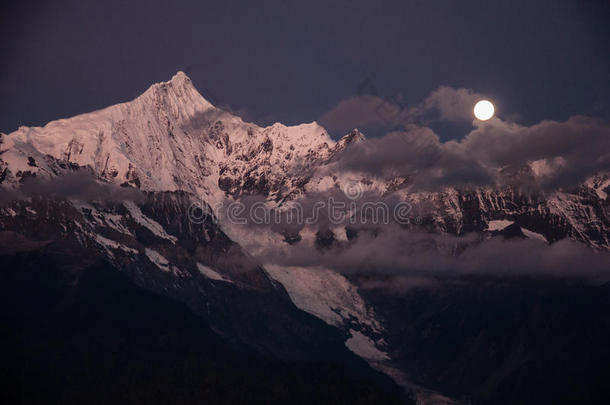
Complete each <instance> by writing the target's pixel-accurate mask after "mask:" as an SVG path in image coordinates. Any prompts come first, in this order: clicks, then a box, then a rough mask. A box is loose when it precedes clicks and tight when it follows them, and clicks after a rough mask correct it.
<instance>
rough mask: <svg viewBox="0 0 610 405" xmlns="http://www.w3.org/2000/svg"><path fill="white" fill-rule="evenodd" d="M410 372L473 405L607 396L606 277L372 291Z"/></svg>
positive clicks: (479, 280)
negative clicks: (589, 280) (592, 280)
mask: <svg viewBox="0 0 610 405" xmlns="http://www.w3.org/2000/svg"><path fill="white" fill-rule="evenodd" d="M366 296H367V298H368V299H369V300H370V301H371V302H373V303H374V305H375V307H376V308H377V309H378V311H379V312H380V315H382V316H383V317H384V318H385V319H386V320H387V321H388V322H387V324H388V329H389V331H388V332H389V335H390V336H389V337H388V341H389V343H390V346H391V347H394V349H395V350H393V352H392V353H391V354H392V356H393V357H394V358H395V359H397V360H398V361H399V363H400V365H401V367H403V368H404V370H405V371H408V372H409V375H410V376H412V378H413V380H414V381H415V382H417V383H419V384H422V385H424V386H426V387H431V388H434V389H436V390H439V391H441V392H443V393H445V394H448V395H450V396H452V397H454V398H461V399H462V400H463V402H464V403H471V404H494V405H499V404H537V405H540V404H607V403H610V402H609V401H610V385H609V384H608V381H610V344H609V342H610V313H609V312H608V308H610V285H609V284H602V285H592V284H591V283H587V282H582V281H577V280H562V279H551V278H538V279H533V278H520V279H518V278H483V277H476V278H475V277H468V278H459V279H453V280H443V281H438V283H437V284H435V285H433V286H427V287H419V288H413V289H411V290H408V291H406V292H405V291H403V292H402V293H400V294H395V295H392V294H387V292H383V293H379V292H375V291H369V292H368V293H367V294H366Z"/></svg>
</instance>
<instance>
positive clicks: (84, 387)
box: [0, 247, 401, 404]
mask: <svg viewBox="0 0 610 405" xmlns="http://www.w3.org/2000/svg"><path fill="white" fill-rule="evenodd" d="M48 250H49V248H48V247H47V248H44V249H42V250H36V251H29V252H22V253H16V254H11V255H2V256H0V320H1V324H2V328H1V329H0V357H1V358H2V362H1V365H0V378H1V379H2V380H3V384H2V385H3V386H4V388H3V389H2V390H1V391H0V394H1V396H0V402H2V403H12V404H19V403H22V404H31V403H45V404H49V403H61V404H72V403H77V404H78V403H82V404H96V403H99V404H107V403H130V404H131V403H147V404H154V403H156V404H190V403H206V404H259V403H260V404H287V403H291V404H370V403H384V404H392V403H401V402H400V400H399V399H397V398H398V395H399V393H398V391H397V389H396V387H393V386H392V385H391V384H388V383H387V381H386V380H384V379H383V378H378V376H377V375H376V374H374V373H372V372H371V370H369V369H367V368H366V367H365V366H364V364H362V367H360V366H358V364H359V363H358V362H354V363H352V364H340V363H333V362H319V361H318V362H309V363H308V362H295V361H283V360H278V359H277V358H273V357H270V356H261V355H260V354H256V353H254V352H251V351H248V349H245V348H242V349H240V348H236V347H232V346H229V344H228V343H226V342H225V341H223V339H221V338H220V337H219V336H218V335H217V334H215V333H214V332H213V331H212V330H211V329H210V328H209V326H208V324H207V322H206V321H205V320H204V319H203V318H201V317H199V316H197V315H195V314H194V313H193V312H192V311H191V310H190V309H188V308H187V307H186V306H185V305H184V304H182V303H178V302H176V301H174V300H172V299H170V298H167V297H163V296H160V295H157V294H154V293H152V292H149V291H146V290H143V289H141V288H139V287H137V286H136V285H135V284H134V283H133V282H132V281H131V280H130V279H129V278H128V277H126V276H125V275H123V274H121V273H120V272H119V271H117V270H116V269H115V268H113V267H111V266H110V265H108V264H107V263H105V262H99V261H98V262H93V263H89V264H85V265H83V266H82V267H81V268H78V267H71V266H66V265H63V264H61V262H62V260H61V258H60V257H59V256H58V254H57V252H54V253H53V254H52V255H50V254H48ZM58 257H59V258H58ZM68 262H71V260H68Z"/></svg>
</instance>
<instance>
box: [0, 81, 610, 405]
mask: <svg viewBox="0 0 610 405" xmlns="http://www.w3.org/2000/svg"><path fill="white" fill-rule="evenodd" d="M367 142H370V140H368V139H367V138H366V137H365V136H364V135H363V134H362V133H360V132H359V131H358V130H357V129H354V130H353V131H351V132H350V133H348V134H346V135H345V136H343V137H342V138H340V139H339V140H338V141H335V140H333V139H332V137H331V136H330V135H329V133H328V132H327V131H326V130H325V129H324V128H323V127H322V126H320V125H318V124H317V123H316V122H312V123H309V124H302V125H297V126H285V125H282V124H279V123H276V124H273V125H271V126H268V127H260V126H258V125H256V124H254V123H249V122H244V121H243V120H242V119H241V118H240V117H238V116H235V115H233V114H231V113H229V112H227V111H224V110H222V109H220V108H217V107H215V106H214V105H212V104H211V103H210V102H208V101H207V100H206V99H205V98H204V97H203V96H202V95H201V94H200V93H199V92H198V91H197V90H196V89H195V87H194V86H193V83H192V82H191V80H190V79H189V78H188V77H187V76H186V75H185V74H184V73H182V72H178V73H177V74H176V75H175V76H174V77H173V78H172V79H171V80H170V81H168V82H163V83H158V84H154V85H152V86H151V87H150V88H149V89H148V90H147V91H146V92H145V93H143V94H142V95H141V96H139V97H137V98H136V99H134V100H132V101H130V102H126V103H122V104H117V105H113V106H110V107H108V108H105V109H103V110H99V111H95V112H91V113H87V114H82V115H78V116H76V117H73V118H68V119H61V120H57V121H53V122H50V123H48V124H47V125H45V126H44V127H20V128H19V129H18V130H17V131H15V132H13V133H11V134H0V187H2V193H3V196H2V198H0V231H1V232H0V257H1V260H2V263H3V265H2V267H3V274H2V277H3V281H4V282H3V283H2V285H3V287H2V288H3V289H5V291H3V297H4V299H5V302H4V304H5V305H4V307H5V308H11V310H5V313H4V314H3V318H4V319H6V320H7V325H9V328H7V330H6V331H5V332H4V333H3V347H4V350H5V353H6V354H7V355H8V354H11V353H12V354H11V355H10V356H9V357H7V358H10V360H11V361H10V362H8V363H9V364H8V365H7V368H6V369H5V375H7V376H12V377H11V378H12V379H11V380H10V381H12V382H14V384H16V385H15V386H20V387H22V388H18V389H14V390H13V391H11V392H9V393H8V394H7V395H8V396H9V397H10V398H18V399H19V400H22V401H24V402H28V403H31V402H40V401H42V400H44V398H43V396H35V397H33V396H29V394H28V395H26V394H24V392H25V391H27V390H32V389H35V388H41V387H42V388H43V389H44V390H46V391H45V392H48V394H49V395H53V396H54V397H55V398H60V397H62V396H63V398H70V399H74V400H78V401H83V400H84V399H85V398H91V397H95V396H96V395H98V394H99V389H100V388H99V387H96V385H95V384H93V383H92V381H93V380H94V379H95V378H100V379H101V381H104V382H105V383H106V384H109V385H113V384H117V379H116V376H113V375H112V372H111V370H113V369H118V370H120V372H119V375H122V377H123V378H136V379H137V378H140V377H134V376H137V375H139V374H138V373H140V372H145V373H150V376H149V377H150V379H149V380H148V381H139V380H138V384H136V385H137V387H138V389H137V390H135V389H134V390H133V391H132V392H126V393H125V396H121V394H120V393H119V392H118V391H117V392H114V391H112V395H111V396H110V397H108V398H111V399H112V400H114V401H118V402H126V401H127V400H129V398H130V397H129V396H130V395H131V399H133V398H142V395H145V394H144V393H145V392H150V389H152V388H151V387H153V384H152V381H155V380H156V379H160V380H163V379H164V376H165V375H166V374H167V375H168V376H169V380H168V381H171V382H169V383H168V384H167V386H165V388H166V389H167V390H169V391H167V392H171V393H172V394H174V395H182V397H181V398H183V401H184V402H196V401H198V400H201V399H202V398H206V395H207V398H213V402H214V401H215V402H222V401H224V402H229V403H244V402H249V401H250V402H252V403H285V402H288V401H289V400H288V399H287V398H291V400H290V401H291V402H294V403H299V401H300V402H302V403H311V402H313V401H316V402H319V401H322V402H324V403H326V402H328V403H331V402H332V403H372V402H373V401H374V400H375V398H376V399H377V400H379V399H380V398H385V399H384V403H391V402H392V401H395V402H396V403H400V402H404V403H418V404H419V403H431V404H436V403H495V404H498V403H573V402H570V401H573V400H574V398H585V397H586V398H588V399H589V402H590V403H594V402H595V401H597V399H598V398H604V397H605V398H607V396H606V395H607V394H608V389H607V388H605V387H604V383H603V381H605V380H604V378H603V377H604V376H606V377H607V376H610V373H609V370H608V366H607V364H609V363H608V362H607V360H610V353H609V352H608V350H607V348H606V344H605V343H604V342H605V341H607V340H605V339H607V338H608V337H610V318H608V316H607V315H605V314H604V311H603V310H600V308H603V307H604V305H605V304H607V303H608V299H609V298H610V294H609V291H608V283H607V280H606V279H605V278H604V277H603V274H600V269H601V270H603V268H604V267H606V266H607V263H608V262H607V261H605V260H606V256H605V255H606V254H607V252H608V250H610V215H609V210H608V208H609V204H610V202H609V200H608V198H607V197H608V193H609V192H610V176H609V174H608V173H603V172H602V173H597V174H595V175H594V176H592V177H590V178H588V179H587V180H586V181H585V182H583V183H581V184H576V185H574V186H573V187H569V188H568V187H564V188H561V189H557V190H542V189H536V188H532V187H525V186H524V184H526V185H530V184H532V183H535V180H536V178H537V177H538V176H542V175H544V170H546V169H545V167H542V166H541V165H540V163H537V162H532V163H531V164H529V165H528V166H526V167H519V168H508V167H507V168H502V169H501V170H500V171H499V177H500V178H502V179H503V182H502V184H501V185H493V186H492V185H479V186H468V187H458V186H455V187H440V188H437V189H420V188H418V184H417V182H416V181H415V180H416V179H417V175H418V173H417V172H396V171H394V172H384V173H383V175H371V174H370V173H366V172H363V171H358V170H353V169H350V167H349V165H345V164H343V163H344V162H345V161H347V160H348V159H352V158H353V156H354V151H356V150H359V149H358V148H366V145H367ZM356 155H357V154H356ZM357 156H358V155H357ZM330 198H333V199H334V200H333V201H338V202H341V203H344V205H342V207H343V208H344V211H345V210H347V215H344V219H343V221H338V222H337V221H332V220H331V218H329V216H322V217H318V218H317V220H316V221H310V222H307V221H296V222H291V221H289V220H288V219H287V217H281V219H280V220H278V221H276V222H273V223H269V222H265V223H259V222H256V221H254V222H253V221H252V218H249V219H250V222H247V221H246V222H244V221H241V219H247V218H245V217H243V218H242V217H240V218H236V217H235V216H233V215H232V214H233V212H232V211H231V207H233V208H235V207H238V208H240V209H241V210H242V211H243V212H246V213H247V214H250V216H251V214H252V213H253V212H254V211H253V207H259V208H261V209H262V212H263V213H264V214H263V215H271V216H272V215H274V214H275V213H279V214H280V215H281V214H287V213H289V212H290V210H291V209H293V208H294V207H295V206H298V207H301V208H302V209H303V210H304V214H305V216H307V214H309V213H311V212H312V207H313V206H315V203H316V201H328V200H329V199H330ZM351 203H353V204H355V205H354V206H353V207H354V208H353V209H352V210H351V211H350V209H351V206H350V204H351ZM366 203H370V204H374V203H383V204H385V205H384V206H385V207H387V208H388V209H389V212H391V213H396V212H397V210H396V209H397V208H398V207H400V205H399V204H404V205H403V206H402V208H407V209H406V210H405V213H404V214H405V215H403V216H401V218H400V219H401V221H398V223H391V222H392V221H385V219H383V220H381V221H378V220H376V221H373V220H371V219H375V218H370V217H367V218H368V219H370V220H371V221H368V222H367V221H360V222H350V218H353V217H355V212H364V209H363V208H362V204H366ZM236 204H237V205H236ZM376 207H377V208H379V207H380V206H376ZM257 209H258V208H257ZM375 212H376V211H369V214H374V213H375ZM344 213H345V212H344ZM377 219H378V218H377ZM394 219H396V218H394ZM377 244H379V246H377ZM366 246H368V248H369V249H370V251H369V250H366ZM488 246H493V247H495V248H496V249H498V250H499V251H500V252H505V253H504V254H503V255H497V256H493V257H491V258H488V257H486V258H485V260H483V262H484V263H483V264H482V265H481V260H478V259H476V258H478V257H479V256H475V259H476V260H474V259H472V256H473V255H478V254H479V253H480V251H481V249H482V248H481V247H485V248H486V247H488ZM384 248H387V252H386V250H384ZM511 249H517V250H516V252H518V253H522V252H530V253H531V257H532V258H541V259H539V260H538V261H536V262H534V265H540V266H542V265H549V263H550V265H551V266H552V265H554V263H560V266H559V267H562V272H564V271H568V270H570V269H567V270H566V269H563V267H566V266H567V267H569V266H572V267H578V266H579V263H580V265H581V266H582V268H578V269H575V273H576V275H577V276H580V275H583V274H584V275H586V276H587V277H586V278H585V279H583V278H582V277H574V275H573V274H572V273H567V274H568V276H569V277H566V278H555V277H552V276H550V275H549V274H547V273H545V272H542V273H533V274H529V273H528V272H527V270H526V271H522V272H517V273H518V274H516V275H514V276H512V277H508V278H507V277H506V272H507V271H509V272H510V271H512V270H511V269H512V267H511V264H510V263H509V262H511V261H513V260H514V262H515V263H520V265H521V266H522V267H523V268H526V269H527V268H528V266H530V265H532V264H531V263H530V262H527V261H523V260H524V259H523V258H521V257H518V256H519V254H515V253H514V252H513V251H512V250H511ZM392 251H394V252H395V251H400V256H399V257H394V256H392ZM495 251H496V250H494V252H495ZM547 251H549V252H553V253H552V254H551V256H548V255H549V254H548V253H546V252H547ZM564 251H570V252H575V253H574V255H575V256H570V257H569V258H568V259H565V260H564V256H561V255H560V254H559V253H562V252H564ZM473 252H474V253H473ZM557 252H559V253H557ZM582 252H585V253H582ZM558 254H559V256H557V255H558ZM579 254H583V255H584V254H588V255H593V256H594V257H595V258H596V259H595V260H594V261H593V262H591V263H589V262H588V261H586V260H583V261H582V262H579V261H578V260H577V259H575V258H574V257H576V258H577V257H578V255H579ZM405 257H407V258H411V257H412V258H413V259H409V260H410V261H409V263H410V265H412V266H414V268H415V269H416V271H415V272H411V273H409V274H408V277H405V275H404V272H402V270H404V269H403V268H402V267H403V264H399V262H400V261H401V260H403V259H404V258H405ZM432 257H434V258H438V257H443V258H445V259H443V260H438V261H437V260H431V259H430V258H432ZM461 257H466V258H468V260H470V262H469V263H470V264H469V265H468V266H466V268H464V269H462V268H459V269H457V270H455V269H453V267H452V266H451V265H450V264H448V263H452V260H454V259H456V258H461ZM337 258H346V259H345V260H342V261H341V264H338V261H339V259H337ZM495 261H496V262H495ZM395 263H396V264H395ZM430 263H433V264H432V265H431V264H430ZM472 263H474V264H472ZM426 266H431V267H433V269H431V274H423V273H425V270H426V269H425V267H426ZM518 266H519V264H515V265H514V267H518ZM482 267H484V268H485V269H484V270H485V271H487V270H489V269H488V268H490V267H494V268H495V267H497V268H499V269H500V270H499V272H496V271H493V270H494V269H491V271H489V272H481V268H482ZM422 269H423V270H422ZM561 274H562V275H566V273H561ZM591 279H593V280H594V281H591ZM25 297H28V299H25ZM545 297H546V298H549V300H551V301H552V302H553V305H550V304H548V303H547V301H546V300H545ZM37 299H38V300H39V301H40V302H46V303H47V304H43V305H41V306H39V307H35V306H34V304H33V303H34V302H36V300H37ZM568 307H569V308H573V310H572V311H571V312H570V311H567V308H568ZM111 309H112V310H111ZM15 312H24V313H27V314H28V317H27V322H26V321H21V320H18V319H17V318H16V317H15V316H14V313H15ZM112 313H120V314H121V317H120V319H116V320H114V319H113V318H112ZM558 314H563V315H561V316H560V315H558ZM518 319H527V322H526V325H527V327H524V326H520V324H519V323H518V322H517V320H518ZM47 323H48V325H47ZM41 324H44V325H47V326H45V327H42V326H40V325H41ZM75 325H83V329H82V330H81V329H79V328H76V327H75ZM149 328H150V333H144V332H143V331H148V330H149ZM172 328H174V329H173V331H172ZM574 328H576V329H578V330H579V331H580V332H581V333H561V331H562V330H563V329H570V330H572V329H574ZM83 331H85V332H83ZM100 331H102V332H100ZM63 334H65V335H66V336H67V339H66V340H65V341H64V340H63V339H62V337H61V336H62V335H63ZM122 334H128V337H123V338H122V339H123V340H121V341H118V342H114V341H111V343H108V341H106V340H105V339H101V337H104V338H107V339H110V340H112V339H114V337H116V336H117V335H120V336H123V335H122ZM113 336H114V337H113ZM81 338H82V339H87V340H88V341H92V342H93V343H91V345H87V344H84V343H72V344H68V343H69V342H78V341H79V339H81ZM49 339H53V340H52V341H53V342H55V343H54V345H52V344H51V343H49V342H50V341H49ZM140 344H142V345H143V349H141V351H139V350H140V349H138V351H136V353H137V355H133V356H132V355H131V354H129V353H132V352H134V350H135V349H134V347H136V346H138V345H140ZM200 345H203V346H205V347H200ZM132 346H133V347H132ZM96 348H99V350H100V352H99V353H96V350H97V349H96ZM75 350H80V351H81V352H82V353H86V354H87V356H89V357H88V358H90V361H91V364H95V365H96V367H100V368H99V369H97V370H98V371H97V372H96V373H98V374H87V373H90V371H88V370H89V369H88V368H87V367H86V366H85V365H83V364H80V363H79V364H77V363H78V362H79V361H80V360H78V358H77V356H76V354H75V352H74V351H75ZM166 350H167V352H165V351H166ZM592 350H595V355H594V354H593V353H592ZM60 353H62V354H60ZM117 353H118V354H117ZM126 353H127V354H126ZM35 356H38V357H35ZM147 356H150V358H152V359H153V360H147V358H148V357H147ZM24 359H25V360H24ZM58 359H59V360H58ZM146 361H150V362H151V364H152V365H151V368H150V370H152V371H142V370H146V367H145V364H146V363H145V362H146ZM24 362H25V363H24ZM54 362H57V369H58V370H61V373H65V375H66V376H67V377H66V379H67V380H65V381H63V382H62V381H61V380H60V378H59V377H58V376H53V378H52V379H51V380H49V381H53V380H55V381H56V382H55V383H53V384H51V383H50V382H49V381H46V382H45V381H44V379H43V378H42V377H41V374H43V373H50V374H52V373H53V370H54V368H53V363H54ZM168 369H169V370H171V372H168V371H167V370H168ZM100 370H101V371H100ZM267 370H273V371H272V372H269V373H268V375H267V374H266V373H267ZM82 373H85V374H86V375H85V376H83V375H82ZM121 373H123V374H121ZM284 373H286V375H283V374H284ZM17 375H21V376H22V377H20V378H18V377H16V376H17ZM185 376H186V377H185ZM195 376H197V378H198V379H196V378H195ZM210 376H212V377H210ZM288 376H290V377H288ZM70 378H73V379H74V381H78V382H79V384H82V385H79V384H76V383H74V381H72V382H69V380H70ZM181 378H185V380H184V386H183V385H182V384H181ZM212 380H214V381H212ZM66 381H68V382H66ZM201 381H203V382H202V383H201V384H202V385H201V386H200V387H198V384H199V382H201ZM62 384H63V385H64V386H66V387H68V388H66V389H65V390H64V391H61V390H59V388H58V387H60V386H62ZM186 385H188V386H189V387H191V388H189V389H188V390H185V386H186ZM556 385H558V386H556ZM236 386H239V387H240V388H235V387H236ZM23 387H25V388H23ZM78 387H86V388H82V391H79V388H78ZM192 387H194V388H192ZM312 387H316V388H315V390H314V389H313V388H312ZM354 387H355V388H354ZM236 389H237V390H239V389H242V390H243V392H244V393H247V394H243V393H242V394H240V395H241V396H240V395H237V394H232V393H231V392H233V391H234V390H236ZM206 390H207V391H206ZM126 391H129V389H126ZM155 392H156V391H155ZM306 392H309V394H305V393H306ZM566 393H571V395H567V394H566ZM577 394H578V395H579V396H578V397H575V396H574V395H577ZM295 398H299V400H296V399H295ZM98 399H99V398H98ZM145 400H146V401H147V402H149V401H152V402H159V403H162V402H169V401H170V399H169V398H168V397H167V393H165V394H163V393H162V389H161V388H159V392H158V393H157V394H156V396H154V397H145ZM57 402H61V401H57ZM377 403H379V402H377Z"/></svg>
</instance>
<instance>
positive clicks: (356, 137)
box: [336, 128, 366, 150]
mask: <svg viewBox="0 0 610 405" xmlns="http://www.w3.org/2000/svg"><path fill="white" fill-rule="evenodd" d="M365 139H366V137H365V136H364V134H363V133H362V132H360V131H359V130H358V128H354V129H352V130H351V132H350V133H348V134H346V135H344V136H343V137H342V138H341V139H339V142H337V146H336V148H337V149H338V150H342V149H345V148H346V147H347V146H348V145H351V144H356V143H360V142H362V141H364V140H365Z"/></svg>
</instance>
